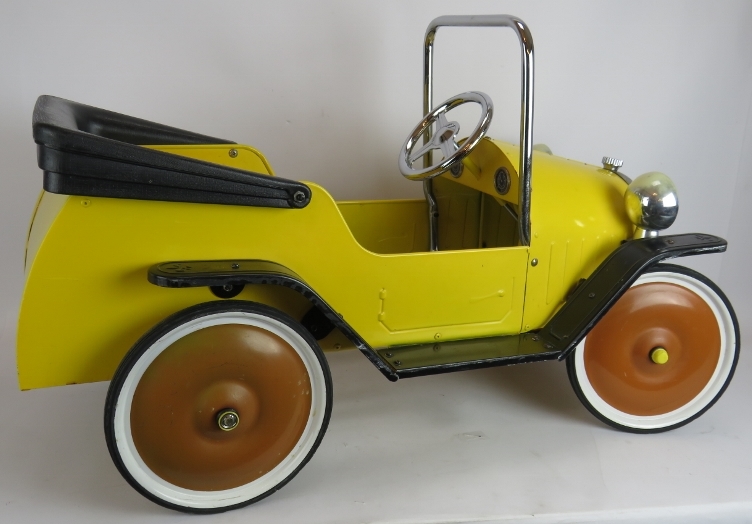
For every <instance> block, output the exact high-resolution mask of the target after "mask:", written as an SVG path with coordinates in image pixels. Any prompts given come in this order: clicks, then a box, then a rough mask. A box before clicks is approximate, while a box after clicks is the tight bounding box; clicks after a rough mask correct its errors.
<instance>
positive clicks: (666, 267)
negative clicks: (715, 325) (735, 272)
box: [567, 264, 740, 433]
mask: <svg viewBox="0 0 752 524" xmlns="http://www.w3.org/2000/svg"><path fill="white" fill-rule="evenodd" d="M656 272H673V273H679V274H681V275H686V276H689V277H692V278H694V279H696V280H698V281H699V282H701V283H703V284H705V285H706V286H708V287H709V288H710V289H712V290H713V292H715V294H716V295H718V297H719V298H720V299H721V301H722V302H723V304H724V305H725V307H726V310H727V311H728V313H729V315H730V317H731V321H732V323H733V327H734V333H735V339H736V341H735V345H734V356H733V361H732V364H731V367H730V371H729V372H728V373H727V375H726V378H725V381H724V383H723V385H722V387H721V388H720V390H719V391H718V393H717V394H716V395H715V396H714V397H713V398H712V399H711V400H710V401H709V402H708V403H707V404H706V405H705V406H704V407H703V408H702V409H701V410H700V411H698V412H697V413H695V414H693V415H692V416H690V417H688V418H686V419H685V420H682V421H680V422H677V423H675V424H671V425H668V426H665V427H658V428H651V429H641V428H634V427H630V426H625V425H623V424H619V423H618V422H615V421H614V420H612V419H610V418H608V417H607V416H605V415H604V414H603V413H601V412H600V411H599V410H598V409H596V408H595V406H593V404H592V403H591V402H590V401H589V400H588V399H587V397H586V395H585V393H584V392H583V390H582V387H581V385H580V380H579V378H578V376H577V371H576V367H575V355H576V352H577V351H578V350H579V349H575V350H574V351H572V352H571V353H570V354H569V356H568V357H567V375H568V377H569V382H570V384H572V388H573V389H574V392H575V394H576V395H577V398H578V399H579V400H580V402H582V404H583V405H584V406H585V408H587V410H588V411H589V412H590V413H592V414H593V415H594V416H595V417H596V418H597V419H598V420H600V421H601V422H603V423H604V424H607V425H609V426H611V427H614V428H616V429H618V430H621V431H626V432H629V433H662V432H664V431H669V430H672V429H676V428H679V427H681V426H684V425H686V424H689V423H690V422H692V421H693V420H695V419H696V418H698V417H699V416H701V415H702V414H703V413H705V412H706V411H707V410H708V409H710V408H711V407H712V406H713V404H715V403H716V402H717V401H718V399H719V398H720V397H721V395H723V393H724V392H725V391H726V388H728V385H729V383H730V382H731V379H732V378H733V376H734V371H735V370H736V365H737V363H738V361H739V347H740V339H739V322H738V320H737V318H736V313H734V308H733V307H732V306H731V303H730V302H729V300H728V298H727V297H726V295H725V294H724V293H723V291H721V289H720V288H719V287H718V286H717V285H716V284H715V283H714V282H713V281H711V280H710V279H709V278H707V277H705V276H704V275H702V274H701V273H698V272H697V271H694V270H692V269H689V268H687V267H684V266H678V265H675V264H657V265H655V266H653V267H651V268H649V269H648V270H647V271H645V273H656Z"/></svg>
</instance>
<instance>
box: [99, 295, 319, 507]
mask: <svg viewBox="0 0 752 524" xmlns="http://www.w3.org/2000/svg"><path fill="white" fill-rule="evenodd" d="M238 311H242V312H250V313H255V314H259V315H263V316H266V317H269V318H272V319H274V320H277V321H279V322H281V323H283V324H285V325H286V326H287V327H289V328H291V329H292V330H294V331H295V332H296V333H297V334H298V335H300V336H301V337H302V338H303V339H304V340H305V342H306V343H307V344H308V345H309V346H310V348H311V349H312V350H313V352H314V354H315V356H316V359H317V360H318V363H319V365H320V367H321V370H322V372H323V376H324V382H325V386H326V392H325V410H324V416H323V423H322V424H321V427H320V429H319V431H318V435H317V436H316V439H315V442H314V444H313V447H312V448H311V449H310V451H309V452H308V454H307V455H306V456H305V458H304V459H303V461H302V462H301V463H300V464H299V465H298V466H297V467H296V469H295V470H294V471H293V472H292V473H291V474H290V475H288V476H287V477H286V478H284V479H283V480H281V481H280V482H278V483H277V484H276V485H275V486H274V487H272V488H271V489H269V490H268V491H266V492H264V493H261V494H260V495H258V496H256V497H253V498H251V499H249V500H245V501H243V502H240V503H238V504H234V505H231V506H224V507H217V508H194V507H187V506H182V505H177V504H173V503H171V502H168V501H165V500H163V499H161V498H159V497H158V496H155V495H154V494H153V493H151V492H150V491H148V490H147V489H145V488H144V487H143V486H142V485H141V484H139V483H138V481H137V480H135V479H134V477H133V476H132V475H131V473H130V471H129V470H128V468H127V467H126V466H125V464H124V462H123V459H122V457H121V455H120V452H119V450H118V446H117V442H116V438H115V412H116V407H117V403H118V399H119V396H120V392H121V389H122V387H123V384H124V382H125V380H126V378H127V377H128V374H129V373H130V371H131V369H132V368H133V366H134V365H135V364H136V363H137V362H138V360H139V358H140V357H141V356H142V355H143V354H144V353H145V352H146V351H147V350H148V349H149V348H150V347H151V346H152V345H153V344H154V343H155V342H156V341H158V340H159V339H160V338H162V337H163V336H164V335H165V334H167V333H169V332H170V331H172V330H174V329H175V328H177V327H178V326H181V325H182V324H184V323H186V322H189V321H191V320H195V319H198V318H201V317H203V316H207V315H212V314H216V313H223V312H238ZM331 410H332V378H331V373H330V371H329V365H328V363H327V361H326V357H325V356H324V353H323V351H322V350H321V348H320V347H319V345H318V343H317V342H316V340H315V339H314V338H313V336H312V335H311V334H310V333H309V332H308V330H306V329H305V328H304V327H303V326H301V325H300V324H299V323H298V322H297V321H295V320H294V319H293V318H292V317H290V316H289V315H287V314H285V313H283V312H282V311H279V310H277V309H274V308H272V307H269V306H267V305H264V304H258V303H255V302H247V301H238V300H223V301H221V302H220V301H216V302H207V303H204V304H199V305H196V306H193V307H189V308H187V309H184V310H182V311H179V312H178V313H175V314H174V315H171V316H170V317H168V318H166V319H165V320H163V321H162V322H160V323H159V324H157V325H156V326H154V327H153V328H152V329H151V330H149V331H148V332H147V333H146V334H145V335H144V336H143V337H141V339H139V341H138V342H136V344H135V345H134V346H133V348H131V350H130V351H129V352H128V353H127V354H126V356H125V358H124V359H123V361H122V362H121V364H120V366H119V367H118V369H117V371H116V372H115V375H114V376H113V378H112V382H111V383H110V387H109V390H108V391H107V399H106V402H105V409H104V434H105V440H106V441H107V449H108V450H109V452H110V456H111V457H112V461H113V462H114V463H115V466H116V467H117V469H118V471H119V472H120V474H121V475H122V476H123V478H125V480H126V481H127V482H128V483H129V484H130V485H131V486H132V487H133V488H134V489H135V490H136V491H138V492H139V493H140V494H141V495H143V496H144V497H146V498H147V499H149V500H151V501H152V502H155V503H156V504H159V505H160V506H164V507H166V508H169V509H173V510H177V511H182V512H185V513H194V514H211V513H222V512H225V511H229V510H232V509H237V508H241V507H244V506H247V505H249V504H253V503H254V502H258V501H259V500H261V499H263V498H266V497H268V496H269V495H271V494H272V493H274V492H276V491H278V490H279V489H280V488H282V487H283V486H284V485H285V484H287V483H288V482H289V481H290V480H292V478H293V477H295V475H297V473H298V472H299V471H300V470H301V469H302V468H303V466H305V465H306V464H307V463H308V461H309V460H310V459H311V457H312V456H313V454H314V453H315V452H316V450H317V449H318V447H319V444H320V443H321V440H322V439H323V437H324V434H325V433H326V430H327V427H328V425H329V419H330V417H331Z"/></svg>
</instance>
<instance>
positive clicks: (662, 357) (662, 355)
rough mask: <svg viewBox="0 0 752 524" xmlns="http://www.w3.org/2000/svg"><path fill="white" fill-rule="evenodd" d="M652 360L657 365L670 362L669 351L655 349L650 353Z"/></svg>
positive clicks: (659, 348)
mask: <svg viewBox="0 0 752 524" xmlns="http://www.w3.org/2000/svg"><path fill="white" fill-rule="evenodd" d="M650 360H652V361H653V362H655V363H656V364H665V363H666V362H668V351H666V350H665V349H664V348H661V347H657V348H654V349H653V350H652V351H651V352H650Z"/></svg>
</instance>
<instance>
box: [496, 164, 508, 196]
mask: <svg viewBox="0 0 752 524" xmlns="http://www.w3.org/2000/svg"><path fill="white" fill-rule="evenodd" d="M510 187H512V179H511V177H510V176H509V171H507V168H506V167H500V168H499V169H497V170H496V174H495V175H494V188H495V189H496V192H497V193H498V194H500V195H506V194H507V193H509V188H510Z"/></svg>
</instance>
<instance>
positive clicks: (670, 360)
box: [567, 264, 739, 433]
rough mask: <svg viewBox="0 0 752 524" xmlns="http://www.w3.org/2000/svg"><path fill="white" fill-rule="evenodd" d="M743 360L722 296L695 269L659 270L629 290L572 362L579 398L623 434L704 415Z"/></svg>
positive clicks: (730, 313) (730, 311) (665, 267)
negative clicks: (740, 357)
mask: <svg viewBox="0 0 752 524" xmlns="http://www.w3.org/2000/svg"><path fill="white" fill-rule="evenodd" d="M738 358H739V325H738V322H737V320H736V315H735V314H734V310H733V309H732V307H731V304H730V303H729V301H728V299H727V298H726V296H725V295H724V294H723V292H722V291H721V290H720V289H719V288H718V287H717V286H716V285H715V284H714V283H713V282H711V281H710V280H708V279H707V278H705V277H704V276H702V275H701V274H699V273H697V272H696V271H692V270H691V269H688V268H685V267H681V266H675V265H671V264H660V265H657V266H655V267H653V268H651V269H650V270H648V271H647V272H646V273H645V274H643V275H642V276H640V277H639V278H638V279H637V281H636V282H635V283H634V284H633V285H632V286H631V287H630V288H629V289H628V290H627V292H626V293H624V295H623V296H622V297H621V298H620V299H619V300H618V301H617V302H616V304H614V306H613V307H612V308H611V309H610V310H609V311H608V313H606V315H605V316H604V317H603V318H602V319H601V320H600V321H599V322H598V324H597V325H596V326H595V327H594V328H593V329H592V330H591V331H590V333H589V334H588V335H587V337H585V339H584V340H583V341H582V342H580V344H579V345H578V346H577V348H576V349H575V351H574V352H573V353H572V354H571V355H570V356H569V357H568V359H567V373H568V375H569V380H570V382H571V383H572V387H573V388H574V390H575V393H576V394H577V397H578V398H579V399H580V401H581V402H582V403H583V404H584V405H585V407H586V408H587V409H588V410H589V411H590V412H591V413H593V414H594V415H595V416H596V417H597V418H599V419H600V420H602V421H603V422H605V423H606V424H609V425H611V426H614V427H616V428H618V429H622V430H625V431H631V432H635V433H654V432H660V431H666V430H669V429H674V428H677V427H679V426H683V425H684V424H687V423H688V422H690V421H692V420H694V419H695V418H697V417H699V416H700V415H702V414H703V413H704V412H705V411H706V410H707V409H709V408H710V406H712V405H713V404H714V403H715V402H716V401H717V400H718V398H720V396H721V395H722V394H723V392H724V391H725V389H726V387H727V386H728V384H729V382H730V381H731V377H732V376H733V374H734V369H735V368H736V363H737V360H738Z"/></svg>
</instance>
